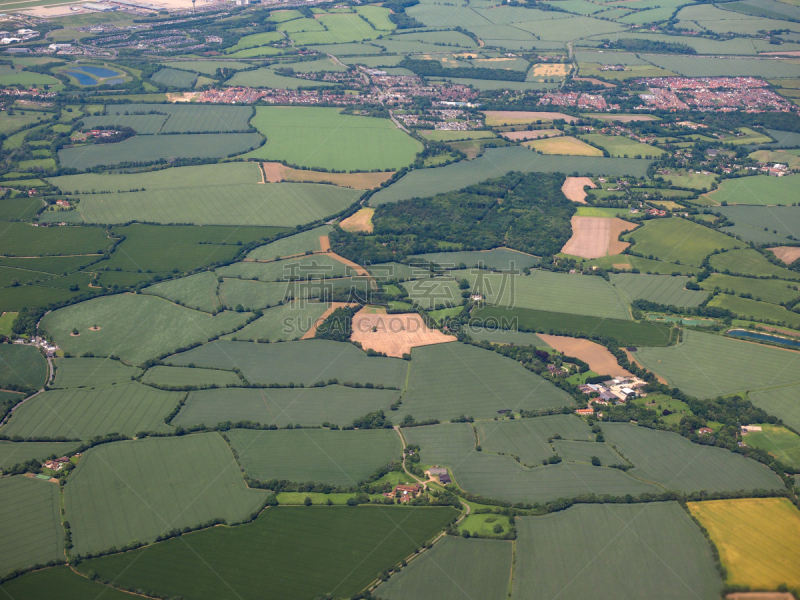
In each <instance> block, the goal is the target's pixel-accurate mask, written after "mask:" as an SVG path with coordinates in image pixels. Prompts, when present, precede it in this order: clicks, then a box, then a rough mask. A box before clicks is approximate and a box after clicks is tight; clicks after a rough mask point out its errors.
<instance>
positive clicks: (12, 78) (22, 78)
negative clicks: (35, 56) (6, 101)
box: [0, 65, 61, 87]
mask: <svg viewBox="0 0 800 600" xmlns="http://www.w3.org/2000/svg"><path fill="white" fill-rule="evenodd" d="M60 83H61V82H60V81H59V80H58V79H56V78H55V77H53V76H52V75H47V74H44V73H32V72H30V71H22V70H20V69H17V70H13V69H12V68H11V67H9V66H6V65H3V66H2V67H0V85H21V86H25V87H30V86H39V87H42V86H45V85H59V84H60Z"/></svg>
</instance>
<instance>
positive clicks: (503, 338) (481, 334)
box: [464, 325, 548, 348]
mask: <svg viewBox="0 0 800 600" xmlns="http://www.w3.org/2000/svg"><path fill="white" fill-rule="evenodd" d="M464 333H466V334H468V335H469V336H470V337H471V338H472V339H474V340H478V341H484V340H485V341H487V342H492V343H493V344H514V345H516V346H533V347H535V348H548V345H547V344H546V343H544V342H543V341H542V339H541V338H540V337H539V336H538V335H536V334H535V333H526V332H524V331H510V330H507V329H488V328H486V327H479V326H477V325H475V326H472V325H468V326H466V327H465V328H464Z"/></svg>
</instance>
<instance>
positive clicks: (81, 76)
mask: <svg viewBox="0 0 800 600" xmlns="http://www.w3.org/2000/svg"><path fill="white" fill-rule="evenodd" d="M64 72H65V73H67V74H68V75H72V76H73V77H74V78H75V79H77V80H78V83H80V84H81V85H97V84H98V83H99V81H98V80H97V79H95V78H94V77H92V76H91V75H89V74H87V73H83V72H81V71H72V70H67V71H64Z"/></svg>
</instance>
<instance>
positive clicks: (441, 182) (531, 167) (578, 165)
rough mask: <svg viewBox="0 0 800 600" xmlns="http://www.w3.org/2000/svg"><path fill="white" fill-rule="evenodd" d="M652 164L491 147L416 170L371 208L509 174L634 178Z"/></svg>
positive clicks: (372, 201)
mask: <svg viewBox="0 0 800 600" xmlns="http://www.w3.org/2000/svg"><path fill="white" fill-rule="evenodd" d="M649 164H650V161H648V160H636V159H632V158H627V159H626V158H604V157H593V156H567V157H565V156H545V155H542V154H536V153H534V152H531V151H530V150H528V149H527V148H523V147H521V146H508V147H505V148H489V149H487V150H486V152H485V153H484V154H483V155H482V156H480V157H478V158H476V159H475V160H470V161H461V162H457V163H453V164H450V165H447V166H444V167H439V168H436V169H415V170H414V171H412V172H411V173H409V174H407V175H405V176H404V177H403V178H402V179H400V181H398V182H396V183H394V184H392V185H391V186H389V187H387V188H386V189H383V190H381V191H379V192H378V193H376V194H375V195H373V196H372V198H370V205H371V206H379V205H381V204H385V203H387V202H398V201H400V200H408V199H410V198H415V197H419V198H425V197H429V196H433V195H435V194H441V193H445V192H451V191H454V190H459V189H461V188H464V187H467V186H469V185H473V184H476V183H479V182H481V181H485V180H486V179H492V178H495V177H502V176H503V175H505V174H506V173H508V172H509V171H522V172H524V173H531V172H540V173H572V172H573V171H577V172H578V173H579V174H580V175H588V174H590V173H591V174H595V175H600V174H603V175H634V176H639V177H643V176H644V175H645V172H646V170H647V167H648V165H649Z"/></svg>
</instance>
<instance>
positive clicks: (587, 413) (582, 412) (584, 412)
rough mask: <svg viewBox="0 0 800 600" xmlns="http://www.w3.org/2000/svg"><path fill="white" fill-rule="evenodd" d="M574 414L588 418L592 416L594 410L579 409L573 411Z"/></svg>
mask: <svg viewBox="0 0 800 600" xmlns="http://www.w3.org/2000/svg"><path fill="white" fill-rule="evenodd" d="M575 414H576V415H578V416H579V417H588V416H591V415H594V409H593V408H579V409H578V410H576V411H575Z"/></svg>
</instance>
